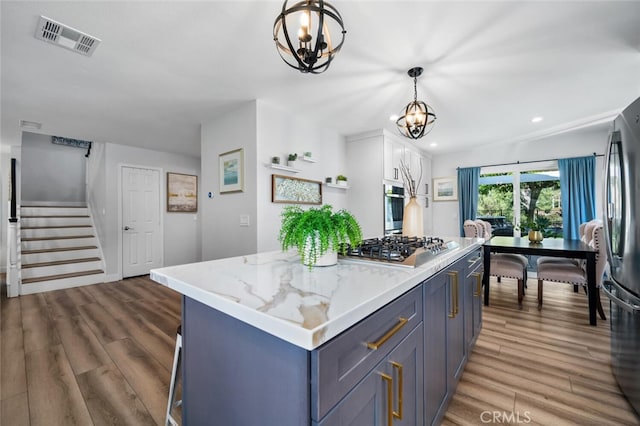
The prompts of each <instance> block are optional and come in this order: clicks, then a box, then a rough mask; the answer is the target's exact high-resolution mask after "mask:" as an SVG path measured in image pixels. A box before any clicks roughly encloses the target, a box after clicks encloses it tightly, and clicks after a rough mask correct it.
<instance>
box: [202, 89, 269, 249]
mask: <svg viewBox="0 0 640 426" xmlns="http://www.w3.org/2000/svg"><path fill="white" fill-rule="evenodd" d="M201 135H202V137H201V148H200V153H201V169H202V174H201V177H202V179H201V183H199V186H200V190H199V192H200V194H199V199H200V200H202V201H201V202H199V205H201V206H202V210H201V211H202V214H201V216H202V260H211V259H221V258H224V257H231V256H240V255H243V254H250V253H255V252H256V251H257V249H258V245H257V231H256V226H257V223H258V222H259V218H258V216H257V208H256V194H257V190H256V102H255V101H250V102H246V103H242V104H241V105H239V106H238V107H237V108H235V109H233V110H231V111H227V112H226V113H224V114H222V115H219V116H216V117H215V118H214V119H212V120H211V121H209V122H207V123H203V124H202V128H201ZM238 148H242V149H243V151H244V191H243V192H235V193H223V194H221V193H220V191H219V182H220V179H219V175H218V171H219V166H218V163H219V158H220V157H219V156H220V154H223V153H226V152H229V151H233V150H236V149H238ZM209 192H210V193H211V195H212V197H211V198H209V197H208V194H209ZM199 208H200V207H199ZM241 215H247V216H248V217H249V226H246V227H245V226H241V225H240V216H241Z"/></svg>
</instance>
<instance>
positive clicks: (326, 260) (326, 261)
mask: <svg viewBox="0 0 640 426" xmlns="http://www.w3.org/2000/svg"><path fill="white" fill-rule="evenodd" d="M316 233H317V231H316ZM316 238H317V237H316ZM310 241H311V236H309V237H307V244H305V250H304V251H305V253H304V257H305V259H308V258H309V257H310V256H309V251H310V248H309V246H310V245H311V244H310ZM316 241H317V244H318V245H319V244H320V241H319V240H316ZM304 264H305V265H306V266H309V265H310V262H305V263H304ZM336 264H338V252H336V251H335V250H334V249H333V247H332V246H331V243H329V249H328V250H327V252H326V253H325V254H323V255H322V256H318V259H317V260H316V263H313V264H311V266H332V265H336Z"/></svg>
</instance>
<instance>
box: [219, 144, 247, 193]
mask: <svg viewBox="0 0 640 426" xmlns="http://www.w3.org/2000/svg"><path fill="white" fill-rule="evenodd" d="M219 161H220V193H221V194H224V193H229V192H242V191H244V150H243V149H242V148H239V149H236V150H233V151H229V152H225V153H224V154H220V157H219Z"/></svg>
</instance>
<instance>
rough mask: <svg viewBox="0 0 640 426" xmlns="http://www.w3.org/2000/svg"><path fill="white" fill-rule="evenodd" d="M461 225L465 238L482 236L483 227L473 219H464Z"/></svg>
mask: <svg viewBox="0 0 640 426" xmlns="http://www.w3.org/2000/svg"><path fill="white" fill-rule="evenodd" d="M462 226H463V227H464V236H465V237H467V238H482V236H483V235H484V227H482V226H480V225H479V224H477V223H476V222H474V221H473V220H470V219H467V220H465V221H464V223H463V224H462Z"/></svg>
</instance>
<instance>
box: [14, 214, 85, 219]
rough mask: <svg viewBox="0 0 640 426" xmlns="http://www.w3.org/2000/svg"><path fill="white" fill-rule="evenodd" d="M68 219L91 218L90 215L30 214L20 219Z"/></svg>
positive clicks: (21, 216)
mask: <svg viewBox="0 0 640 426" xmlns="http://www.w3.org/2000/svg"><path fill="white" fill-rule="evenodd" d="M68 217H90V216H89V215H88V214H73V215H71V214H70V215H66V214H49V215H39V214H30V215H26V214H23V215H20V218H22V219H24V218H27V219H29V218H31V219H33V218H39V219H43V218H68Z"/></svg>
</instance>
